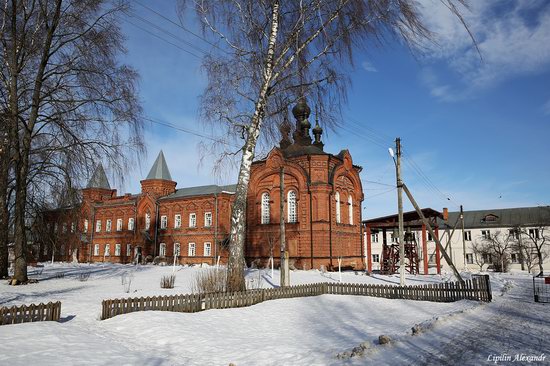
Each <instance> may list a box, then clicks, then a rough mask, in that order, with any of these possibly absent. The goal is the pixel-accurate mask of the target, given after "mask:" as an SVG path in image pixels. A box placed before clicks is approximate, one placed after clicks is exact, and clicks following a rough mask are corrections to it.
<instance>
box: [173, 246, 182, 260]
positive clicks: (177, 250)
mask: <svg viewBox="0 0 550 366" xmlns="http://www.w3.org/2000/svg"><path fill="white" fill-rule="evenodd" d="M174 255H175V256H176V257H179V256H181V244H180V243H174Z"/></svg>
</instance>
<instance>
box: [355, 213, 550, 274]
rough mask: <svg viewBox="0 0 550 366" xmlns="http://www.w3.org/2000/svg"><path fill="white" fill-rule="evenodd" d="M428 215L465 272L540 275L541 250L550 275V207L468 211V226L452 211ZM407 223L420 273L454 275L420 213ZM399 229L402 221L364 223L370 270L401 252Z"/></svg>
mask: <svg viewBox="0 0 550 366" xmlns="http://www.w3.org/2000/svg"><path fill="white" fill-rule="evenodd" d="M423 212H424V215H425V216H426V217H428V218H429V220H430V225H431V226H432V227H433V228H434V230H435V233H436V235H438V237H439V238H440V241H441V243H442V245H443V246H444V247H445V251H446V253H447V254H448V255H449V257H450V258H451V260H452V261H453V263H454V264H455V266H456V267H457V269H458V270H459V271H460V270H463V269H468V270H473V271H475V270H478V271H479V270H484V271H485V270H499V267H501V266H504V268H505V270H507V271H510V270H525V271H528V270H530V271H531V273H533V274H538V273H539V265H538V262H539V256H538V251H537V249H536V247H538V248H540V252H541V254H542V258H543V268H544V271H545V273H547V272H550V207H549V206H545V207H525V208H510V209H490V210H477V211H464V220H463V222H462V220H461V218H460V212H448V213H447V212H446V209H444V212H443V213H439V212H437V211H435V210H432V209H423ZM404 222H405V229H406V230H408V231H409V233H410V234H409V236H408V241H407V240H406V242H409V243H413V246H414V247H415V251H416V253H417V256H418V259H419V260H418V263H419V265H418V273H420V274H424V273H438V272H440V271H441V270H445V271H450V270H451V268H450V266H449V265H448V263H447V262H446V260H445V259H444V256H443V254H442V253H439V250H438V248H437V246H436V244H435V241H434V240H433V238H432V237H431V235H430V233H429V231H428V230H426V228H425V227H424V226H423V225H422V222H421V220H420V219H419V217H418V215H417V214H416V212H414V211H413V212H406V213H405V214H404ZM462 224H464V227H463V226H462ZM396 229H397V215H392V216H386V217H380V218H375V219H370V220H365V221H363V239H364V245H365V261H366V262H367V268H368V269H369V270H372V271H377V270H380V269H381V268H383V264H381V263H382V262H383V260H384V258H385V257H384V247H386V252H385V253H386V256H387V255H388V253H389V252H391V250H388V249H389V248H391V246H392V245H395V246H397V233H396ZM453 229H454V231H453ZM394 231H395V234H394ZM449 237H450V238H451V240H449ZM386 258H387V257H386ZM438 263H439V266H438Z"/></svg>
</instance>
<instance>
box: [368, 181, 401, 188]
mask: <svg viewBox="0 0 550 366" xmlns="http://www.w3.org/2000/svg"><path fill="white" fill-rule="evenodd" d="M361 181H362V182H366V183H372V184H379V185H381V186H386V187H394V188H395V184H387V183H381V182H375V181H373V180H366V179H361Z"/></svg>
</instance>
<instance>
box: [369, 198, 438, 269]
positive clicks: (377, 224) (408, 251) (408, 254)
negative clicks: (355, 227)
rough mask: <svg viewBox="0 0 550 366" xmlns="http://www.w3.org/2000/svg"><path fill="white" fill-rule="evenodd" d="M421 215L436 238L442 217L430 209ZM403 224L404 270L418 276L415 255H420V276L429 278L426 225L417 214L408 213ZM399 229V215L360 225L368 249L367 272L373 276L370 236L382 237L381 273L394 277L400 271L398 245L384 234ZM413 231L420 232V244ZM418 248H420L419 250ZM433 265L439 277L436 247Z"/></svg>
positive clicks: (417, 261) (426, 209)
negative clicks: (374, 233)
mask: <svg viewBox="0 0 550 366" xmlns="http://www.w3.org/2000/svg"><path fill="white" fill-rule="evenodd" d="M422 213H423V214H424V216H425V217H426V218H427V219H428V220H429V222H430V225H431V226H432V227H433V228H434V231H435V235H439V228H438V221H437V219H438V218H441V219H442V218H443V214H441V213H440V212H438V211H436V210H433V209H431V208H425V209H422ZM403 222H404V226H405V228H407V232H406V233H405V258H406V259H407V261H408V263H406V269H407V271H408V272H409V273H411V274H418V273H420V263H419V255H418V252H421V254H422V262H423V263H422V264H423V266H422V267H423V269H422V274H428V273H429V272H428V269H429V268H428V257H429V254H428V240H427V230H426V225H424V224H423V223H422V220H421V218H420V216H419V215H418V213H417V212H416V211H409V212H405V213H404V214H403ZM398 225H399V222H398V215H390V216H385V217H380V218H375V219H371V220H364V221H363V232H364V233H365V235H366V247H367V270H368V271H369V272H372V242H371V238H372V237H371V234H372V233H373V232H381V233H382V258H381V260H380V271H381V273H384V274H393V273H396V272H397V270H398V268H399V265H398V263H399V243H397V240H396V241H395V242H393V243H392V242H390V243H388V239H387V234H388V233H391V232H394V231H396V230H397V228H398ZM412 231H421V232H422V238H421V242H420V243H419V242H418V240H417V239H416V237H415V236H414V235H413V234H412ZM420 244H421V245H422V248H421V249H420ZM435 263H436V269H437V273H438V274H441V255H440V250H439V247H438V246H437V245H436V247H435Z"/></svg>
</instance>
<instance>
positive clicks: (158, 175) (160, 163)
mask: <svg viewBox="0 0 550 366" xmlns="http://www.w3.org/2000/svg"><path fill="white" fill-rule="evenodd" d="M145 179H164V180H172V176H171V175H170V170H168V165H167V164H166V160H165V159H164V154H163V152H162V150H160V153H159V155H158V156H157V159H156V160H155V162H154V163H153V166H152V167H151V170H150V171H149V174H147V178H145Z"/></svg>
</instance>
